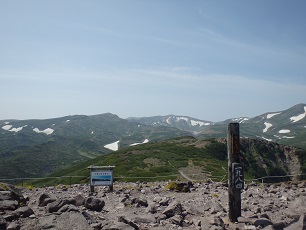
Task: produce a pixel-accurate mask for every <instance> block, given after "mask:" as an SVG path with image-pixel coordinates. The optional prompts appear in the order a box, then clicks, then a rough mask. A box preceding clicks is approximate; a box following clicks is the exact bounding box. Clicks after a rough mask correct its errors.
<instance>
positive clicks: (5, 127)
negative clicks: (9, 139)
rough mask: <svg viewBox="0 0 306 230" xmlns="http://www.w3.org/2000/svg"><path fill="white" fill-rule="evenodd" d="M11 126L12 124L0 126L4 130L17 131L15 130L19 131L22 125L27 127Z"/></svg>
mask: <svg viewBox="0 0 306 230" xmlns="http://www.w3.org/2000/svg"><path fill="white" fill-rule="evenodd" d="M12 127H13V126H12V125H5V126H2V129H4V130H6V131H10V132H15V133H17V132H19V131H21V130H22V129H23V128H24V127H27V125H24V126H21V127H17V128H12Z"/></svg>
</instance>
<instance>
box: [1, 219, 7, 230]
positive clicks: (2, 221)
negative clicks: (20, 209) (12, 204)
mask: <svg viewBox="0 0 306 230" xmlns="http://www.w3.org/2000/svg"><path fill="white" fill-rule="evenodd" d="M0 230H6V220H5V219H4V217H3V216H2V215H0Z"/></svg>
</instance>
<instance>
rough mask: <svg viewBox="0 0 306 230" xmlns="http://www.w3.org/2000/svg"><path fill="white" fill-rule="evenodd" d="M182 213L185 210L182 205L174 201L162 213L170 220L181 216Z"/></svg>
mask: <svg viewBox="0 0 306 230" xmlns="http://www.w3.org/2000/svg"><path fill="white" fill-rule="evenodd" d="M182 212H183V208H182V205H181V203H178V202H177V201H174V202H172V203H171V204H170V205H169V206H168V207H167V208H166V209H165V210H164V211H163V212H162V214H164V215H166V216H167V217H168V218H170V217H172V216H175V215H181V214H182Z"/></svg>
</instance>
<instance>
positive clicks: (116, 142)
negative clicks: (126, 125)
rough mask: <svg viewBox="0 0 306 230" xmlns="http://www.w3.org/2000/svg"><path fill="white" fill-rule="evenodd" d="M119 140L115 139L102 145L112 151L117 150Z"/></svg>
mask: <svg viewBox="0 0 306 230" xmlns="http://www.w3.org/2000/svg"><path fill="white" fill-rule="evenodd" d="M119 142H120V141H115V142H113V143H110V144H107V145H104V148H107V149H110V150H112V151H117V150H118V149H119Z"/></svg>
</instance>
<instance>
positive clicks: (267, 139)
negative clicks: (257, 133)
mask: <svg viewBox="0 0 306 230" xmlns="http://www.w3.org/2000/svg"><path fill="white" fill-rule="evenodd" d="M261 138H262V139H264V140H266V141H272V139H268V138H265V137H261Z"/></svg>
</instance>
